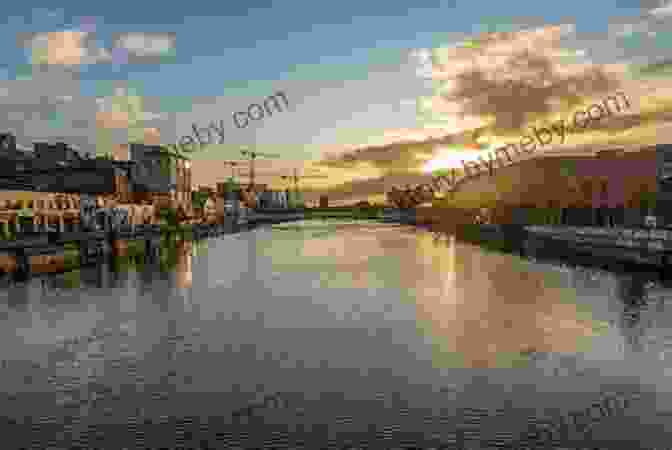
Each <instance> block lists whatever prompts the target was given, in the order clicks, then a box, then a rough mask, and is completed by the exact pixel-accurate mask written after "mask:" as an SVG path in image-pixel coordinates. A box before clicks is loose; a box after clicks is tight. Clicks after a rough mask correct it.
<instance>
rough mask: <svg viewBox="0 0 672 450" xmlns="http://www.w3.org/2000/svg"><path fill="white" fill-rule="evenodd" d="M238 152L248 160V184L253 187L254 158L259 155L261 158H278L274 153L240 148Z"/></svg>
mask: <svg viewBox="0 0 672 450" xmlns="http://www.w3.org/2000/svg"><path fill="white" fill-rule="evenodd" d="M240 153H242V155H243V156H244V157H246V158H249V160H250V186H251V187H254V160H255V159H256V158H257V157H258V156H261V157H262V158H280V155H278V154H275V153H262V152H257V151H252V150H247V149H245V150H241V151H240Z"/></svg>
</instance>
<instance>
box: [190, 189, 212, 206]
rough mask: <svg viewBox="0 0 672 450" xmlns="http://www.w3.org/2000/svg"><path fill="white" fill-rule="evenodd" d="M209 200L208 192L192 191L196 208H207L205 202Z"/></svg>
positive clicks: (192, 200)
mask: <svg viewBox="0 0 672 450" xmlns="http://www.w3.org/2000/svg"><path fill="white" fill-rule="evenodd" d="M207 201H208V194H207V192H199V191H194V192H192V193H191V204H192V205H193V207H194V208H196V209H203V208H205V202H207Z"/></svg>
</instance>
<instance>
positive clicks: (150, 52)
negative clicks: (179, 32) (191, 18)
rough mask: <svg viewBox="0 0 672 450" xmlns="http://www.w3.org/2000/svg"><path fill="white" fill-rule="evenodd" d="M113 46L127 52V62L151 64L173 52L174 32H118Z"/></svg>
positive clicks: (161, 60)
mask: <svg viewBox="0 0 672 450" xmlns="http://www.w3.org/2000/svg"><path fill="white" fill-rule="evenodd" d="M113 40H114V48H115V49H123V50H125V51H126V52H127V54H128V63H129V64H133V63H140V64H151V63H160V62H163V61H166V57H168V56H173V55H174V53H175V42H176V35H175V33H139V32H134V33H119V34H116V35H115V37H114V39H113Z"/></svg>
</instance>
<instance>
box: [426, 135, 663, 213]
mask: <svg viewBox="0 0 672 450" xmlns="http://www.w3.org/2000/svg"><path fill="white" fill-rule="evenodd" d="M661 148H662V147H661V146H660V145H657V146H647V147H642V146H638V147H634V146H633V147H622V146H621V147H615V146H614V147H612V148H606V149H599V150H598V149H593V150H591V149H590V148H582V149H576V150H573V151H572V152H569V151H553V152H551V151H548V152H546V153H544V154H540V155H538V156H537V157H535V158H534V159H529V160H525V161H521V162H518V163H516V164H512V165H509V166H505V167H501V168H499V169H497V170H496V171H494V174H492V175H488V174H487V173H483V174H481V175H479V176H476V177H473V178H471V179H468V180H466V181H464V182H463V183H462V184H461V185H460V186H459V189H457V190H456V191H455V192H454V193H451V194H449V195H448V196H447V197H446V198H445V199H443V200H436V201H435V205H437V206H438V205H445V206H456V207H459V208H463V209H464V208H466V209H474V210H476V209H478V208H481V207H486V208H488V209H494V210H495V216H496V220H497V221H498V222H500V223H530V222H531V221H532V222H533V221H534V220H535V219H531V215H538V214H541V213H542V212H543V211H549V210H552V209H554V210H557V211H562V217H561V218H560V219H559V221H560V222H561V223H570V224H577V225H581V224H585V225H589V224H593V225H601V224H604V225H610V224H624V225H632V226H635V225H641V224H642V223H643V217H644V216H646V215H649V214H650V213H651V209H652V206H653V204H654V203H655V197H656V195H657V193H658V191H659V190H660V186H659V182H658V178H657V167H658V165H659V164H658V158H659V156H658V155H659V153H658V152H659V150H660V149H661ZM647 198H648V200H647ZM661 205H662V203H661ZM658 209H660V208H658Z"/></svg>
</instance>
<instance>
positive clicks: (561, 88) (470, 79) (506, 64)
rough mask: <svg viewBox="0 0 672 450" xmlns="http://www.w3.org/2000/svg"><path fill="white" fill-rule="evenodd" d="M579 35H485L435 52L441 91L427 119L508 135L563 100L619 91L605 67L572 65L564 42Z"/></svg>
mask: <svg viewBox="0 0 672 450" xmlns="http://www.w3.org/2000/svg"><path fill="white" fill-rule="evenodd" d="M573 33H574V27H573V26H572V25H567V26H565V25H563V26H549V27H543V28H540V29H534V30H525V31H521V32H517V33H489V34H484V35H481V36H480V37H478V38H476V39H473V40H472V41H471V44H470V45H469V46H465V45H458V46H453V47H447V48H439V49H435V50H434V52H433V56H432V65H433V68H432V78H433V79H434V80H435V81H436V82H437V85H438V88H437V90H436V92H435V94H434V96H432V97H431V98H430V99H429V101H428V102H427V104H426V110H425V115H429V116H430V117H431V114H432V113H433V112H435V113H438V114H440V115H442V116H443V117H444V118H445V116H450V115H451V113H452V115H454V116H457V117H459V119H460V120H464V119H466V118H476V119H479V120H480V121H481V122H482V123H484V124H489V125H490V126H491V127H492V128H493V130H495V131H497V132H500V133H506V132H512V131H517V130H519V129H520V128H521V127H522V126H523V125H525V124H526V123H527V122H529V121H530V120H534V119H536V118H539V117H543V116H545V115H547V114H549V113H552V112H554V110H555V109H554V108H555V105H556V104H557V101H561V102H564V103H565V104H567V105H568V106H573V105H576V104H579V103H580V101H581V99H582V98H584V97H586V96H591V95H596V94H599V93H604V92H608V91H610V90H613V89H614V88H616V87H617V86H618V83H617V81H616V80H615V79H613V78H611V77H609V76H608V74H607V73H606V72H605V71H604V70H603V68H602V67H600V66H598V65H588V64H585V63H579V62H577V63H575V64H568V63H567V61H566V56H567V52H566V50H564V49H563V48H561V46H560V43H561V40H562V39H564V38H566V37H568V36H571V35H572V34H573ZM563 58H564V59H563ZM455 110H457V111H458V112H454V111H455ZM428 113H429V114H428Z"/></svg>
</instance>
